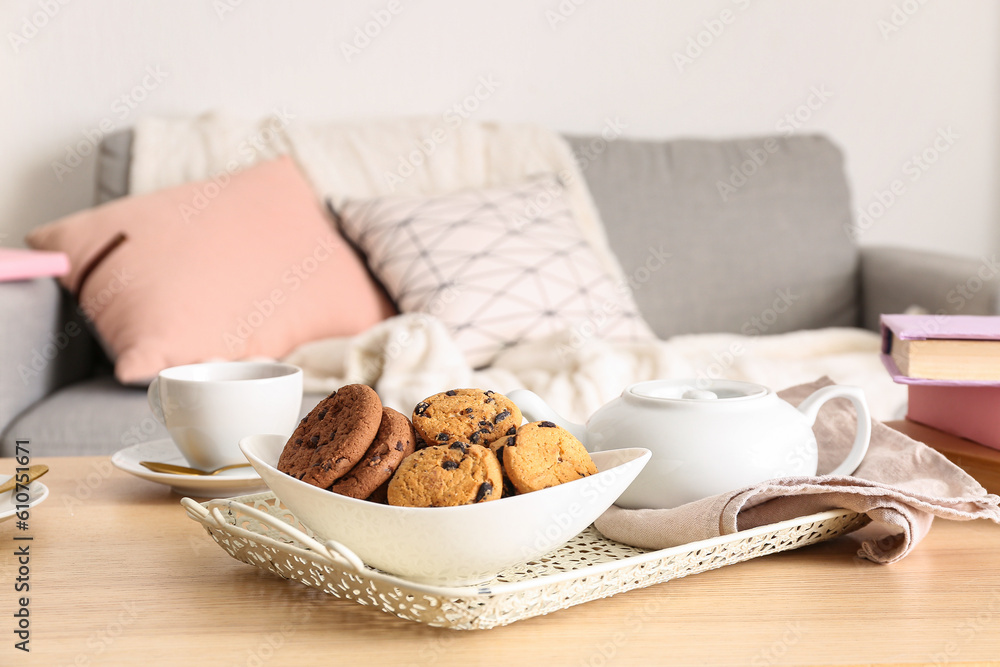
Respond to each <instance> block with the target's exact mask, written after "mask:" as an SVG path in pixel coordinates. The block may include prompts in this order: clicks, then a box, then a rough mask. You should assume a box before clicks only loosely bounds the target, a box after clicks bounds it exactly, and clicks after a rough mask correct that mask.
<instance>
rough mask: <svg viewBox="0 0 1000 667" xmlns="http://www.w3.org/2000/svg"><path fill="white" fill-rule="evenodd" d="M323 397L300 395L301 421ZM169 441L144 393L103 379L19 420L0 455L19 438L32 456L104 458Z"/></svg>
mask: <svg viewBox="0 0 1000 667" xmlns="http://www.w3.org/2000/svg"><path fill="white" fill-rule="evenodd" d="M322 398H323V395H321V394H306V395H305V396H303V399H302V411H301V416H305V415H306V413H308V412H309V410H311V409H312V408H313V407H314V406H315V405H316V404H317V403H319V401H320V399H322ZM169 437H170V435H169V434H168V433H167V430H166V428H164V426H163V424H161V423H159V422H158V421H156V419H154V418H153V414H152V413H151V412H150V411H149V404H148V403H147V401H146V390H145V389H139V388H135V387H126V386H123V385H121V384H120V383H119V382H117V381H116V380H115V379H114V378H113V377H111V376H110V375H103V376H99V377H95V378H90V379H88V380H84V381H82V382H77V383H75V384H71V385H69V386H67V387H64V388H62V389H60V390H59V391H56V392H55V393H53V394H51V395H49V396H48V397H46V398H45V399H43V400H42V401H39V402H38V403H36V404H35V405H33V406H32V407H31V408H30V409H28V410H27V411H26V412H25V413H24V414H22V415H20V416H19V417H18V418H17V419H16V420H14V422H13V423H12V424H11V425H10V427H9V428H8V429H7V430H6V431H5V432H4V434H3V438H2V441H0V456H12V455H13V452H14V441H15V440H16V439H18V438H27V439H29V440H30V441H31V442H32V443H33V446H32V450H31V451H32V452H33V453H34V454H35V455H36V456H105V455H109V454H113V453H114V452H116V451H118V450H119V449H123V448H125V447H128V446H130V445H135V444H138V443H140V442H147V441H151V440H159V439H161V438H169Z"/></svg>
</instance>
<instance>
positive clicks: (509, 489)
mask: <svg viewBox="0 0 1000 667" xmlns="http://www.w3.org/2000/svg"><path fill="white" fill-rule="evenodd" d="M515 433H517V429H516V428H513V429H509V430H508V432H507V433H506V434H504V436H503V437H502V438H499V439H497V440H494V441H493V442H491V443H490V450H491V451H492V452H493V454H494V455H495V456H496V457H497V462H499V463H500V472H501V473H502V474H503V497H504V498H509V497H510V496H516V495H517V489H516V488H514V484H513V482H511V481H510V476H509V475H508V474H507V471H506V470H505V469H504V467H503V452H504V449H505V448H506V446H507V442H508V441H509V440H511V438H513V437H514V434H515Z"/></svg>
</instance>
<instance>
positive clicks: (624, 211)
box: [570, 136, 858, 338]
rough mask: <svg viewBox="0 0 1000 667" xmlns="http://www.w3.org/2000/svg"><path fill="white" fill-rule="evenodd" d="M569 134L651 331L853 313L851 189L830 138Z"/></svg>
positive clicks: (723, 328) (761, 329) (750, 325)
mask: <svg viewBox="0 0 1000 667" xmlns="http://www.w3.org/2000/svg"><path fill="white" fill-rule="evenodd" d="M570 143H571V145H572V146H573V149H574V152H575V153H576V154H577V156H578V159H579V161H580V164H581V167H582V168H583V173H584V177H585V179H586V181H587V184H588V186H589V187H590V190H591V193H592V194H593V197H594V200H595V202H596V203H597V207H598V209H599V210H600V212H601V216H602V218H603V219H604V224H605V227H606V229H607V232H608V239H609V240H610V242H611V247H612V249H613V250H614V251H615V253H616V254H617V255H618V258H619V260H620V261H621V264H622V267H623V269H624V270H625V272H626V274H627V275H628V276H629V277H630V280H631V282H632V286H633V289H634V292H635V298H636V301H637V302H638V304H639V308H640V310H641V311H642V313H643V315H644V316H645V317H646V320H647V321H648V322H649V324H650V326H652V328H653V330H654V331H655V332H656V333H657V334H658V335H659V336H660V337H664V338H665V337H668V336H672V335H675V334H688V333H706V332H733V333H744V334H758V333H759V334H765V333H766V334H774V333H781V332H786V331H793V330H796V329H812V328H818V327H826V326H855V325H856V324H857V322H858V310H857V293H858V283H857V275H858V272H857V263H858V252H857V248H856V247H855V246H854V245H853V243H852V242H851V240H850V239H849V238H848V236H847V234H846V233H845V232H844V230H845V229H846V228H847V226H848V225H849V223H850V221H851V211H850V197H849V193H848V189H847V183H846V181H845V176H844V166H843V159H842V157H841V153H840V151H839V150H838V149H837V147H836V146H834V145H833V144H832V143H830V142H829V141H828V140H826V139H824V138H822V137H818V136H791V137H785V138H775V137H770V138H763V137H762V138H758V139H740V140H731V141H710V140H691V139H684V140H676V141H635V140H625V139H619V140H613V141H605V140H604V139H602V138H599V137H598V138H594V137H571V138H570Z"/></svg>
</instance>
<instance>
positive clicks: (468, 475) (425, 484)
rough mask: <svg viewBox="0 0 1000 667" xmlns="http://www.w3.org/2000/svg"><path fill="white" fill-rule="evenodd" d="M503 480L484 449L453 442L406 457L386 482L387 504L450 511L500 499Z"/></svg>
mask: <svg viewBox="0 0 1000 667" xmlns="http://www.w3.org/2000/svg"><path fill="white" fill-rule="evenodd" d="M502 484H503V476H502V474H501V472H500V464H499V463H498V462H497V458H496V456H494V455H493V452H491V451H490V450H489V449H488V448H486V447H482V446H480V445H467V444H465V443H461V442H455V443H452V444H451V445H433V446H431V447H426V448H424V449H420V450H417V452H416V453H414V454H411V455H410V456H408V457H406V458H405V459H404V460H403V462H402V463H401V464H400V466H399V470H397V471H396V474H395V475H394V476H393V478H392V480H391V481H390V482H389V504H390V505H401V506H405V507H453V506H455V505H470V504H473V503H482V502H487V501H490V500H497V499H499V498H500V489H501V485H502Z"/></svg>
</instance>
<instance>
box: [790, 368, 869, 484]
mask: <svg viewBox="0 0 1000 667" xmlns="http://www.w3.org/2000/svg"><path fill="white" fill-rule="evenodd" d="M833 398H846V399H848V400H849V401H850V402H851V403H852V404H853V405H854V410H855V412H856V413H857V416H858V430H857V431H856V432H855V434H854V444H853V445H851V451H850V452H849V453H848V454H847V458H845V459H844V460H843V461H842V462H841V464H840V465H839V466H837V467H836V468H834V469H833V470H831V471H830V472H829V473H827V474H828V475H837V476H841V475H851V474H852V473H854V471H855V470H857V469H858V466H860V465H861V460H862V459H863V458H865V454H866V453H867V452H868V443H869V442H870V441H871V437H872V418H871V412H870V411H869V410H868V402H867V401H866V400H865V393H864V391H862V390H861V388H860V387H850V386H847V385H836V386H833V387H823V388H822V389H819V390H817V391H816V392H814V393H813V394H812V395H811V396H809V397H808V398H806V400H804V401H802V402H801V403H800V404H799V407H798V409H799V412H801V413H802V414H803V415H805V418H806V419H808V420H809V426H812V425H813V424H814V423H815V422H816V416H817V415H818V414H819V409H820V408H821V407H823V404H824V403H826V402H827V401H829V400H830V399H833Z"/></svg>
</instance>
